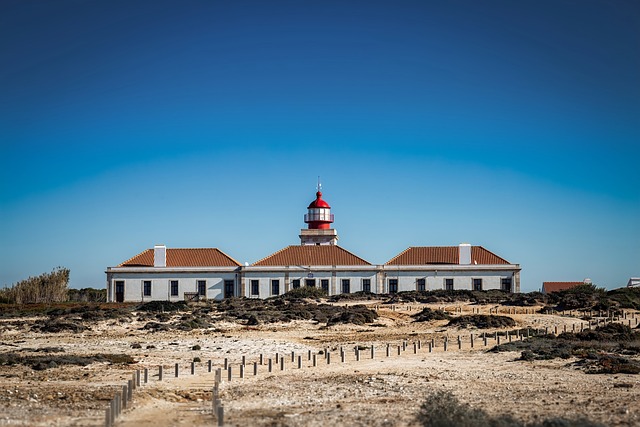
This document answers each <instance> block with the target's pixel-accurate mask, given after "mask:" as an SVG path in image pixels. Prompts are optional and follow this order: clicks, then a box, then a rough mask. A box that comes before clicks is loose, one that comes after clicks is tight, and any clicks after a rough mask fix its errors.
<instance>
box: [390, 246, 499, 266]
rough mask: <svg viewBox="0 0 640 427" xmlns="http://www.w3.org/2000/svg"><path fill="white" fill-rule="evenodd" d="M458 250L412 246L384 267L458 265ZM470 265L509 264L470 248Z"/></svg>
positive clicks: (491, 254)
mask: <svg viewBox="0 0 640 427" xmlns="http://www.w3.org/2000/svg"><path fill="white" fill-rule="evenodd" d="M459 262H460V249H459V247H458V246H414V247H410V248H408V249H406V250H405V251H403V252H401V253H399V254H398V255H396V256H395V257H393V258H391V259H390V260H389V261H388V262H387V264H386V265H429V264H459ZM471 263H472V264H482V265H496V264H509V262H508V261H507V260H505V259H504V258H500V257H499V256H498V255H496V254H494V253H493V252H490V251H488V250H486V249H485V248H483V247H482V246H472V247H471Z"/></svg>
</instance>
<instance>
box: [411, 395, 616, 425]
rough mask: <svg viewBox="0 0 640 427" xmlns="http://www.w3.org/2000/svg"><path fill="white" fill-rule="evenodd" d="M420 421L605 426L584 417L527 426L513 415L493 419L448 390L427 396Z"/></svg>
mask: <svg viewBox="0 0 640 427" xmlns="http://www.w3.org/2000/svg"><path fill="white" fill-rule="evenodd" d="M416 420H417V422H418V424H419V425H421V426H423V427H604V426H603V425H602V424H599V423H596V422H593V421H589V420H587V419H584V418H580V419H566V418H550V419H545V420H542V421H535V422H533V423H531V424H527V423H524V422H522V421H520V420H516V419H515V418H513V417H512V416H510V415H497V416H491V415H489V414H487V413H486V412H485V411H483V410H482V409H478V408H473V407H472V406H470V405H468V404H466V403H463V402H460V401H459V400H458V399H457V398H456V397H455V396H454V395H453V394H451V393H450V392H448V391H437V392H435V393H432V394H431V395H429V396H427V398H426V400H425V401H424V402H423V403H422V405H421V406H420V410H419V412H418V414H417V416H416Z"/></svg>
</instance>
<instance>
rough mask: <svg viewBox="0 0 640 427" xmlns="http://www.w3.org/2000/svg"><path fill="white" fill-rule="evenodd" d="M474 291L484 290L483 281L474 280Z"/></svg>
mask: <svg viewBox="0 0 640 427" xmlns="http://www.w3.org/2000/svg"><path fill="white" fill-rule="evenodd" d="M473 290H474V291H481V290H482V279H473Z"/></svg>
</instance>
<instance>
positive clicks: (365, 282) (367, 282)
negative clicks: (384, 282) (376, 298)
mask: <svg viewBox="0 0 640 427" xmlns="http://www.w3.org/2000/svg"><path fill="white" fill-rule="evenodd" d="M362 292H369V293H370V292H371V279H362Z"/></svg>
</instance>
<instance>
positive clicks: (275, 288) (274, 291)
mask: <svg viewBox="0 0 640 427" xmlns="http://www.w3.org/2000/svg"><path fill="white" fill-rule="evenodd" d="M271 295H280V280H278V279H274V280H272V281H271Z"/></svg>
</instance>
